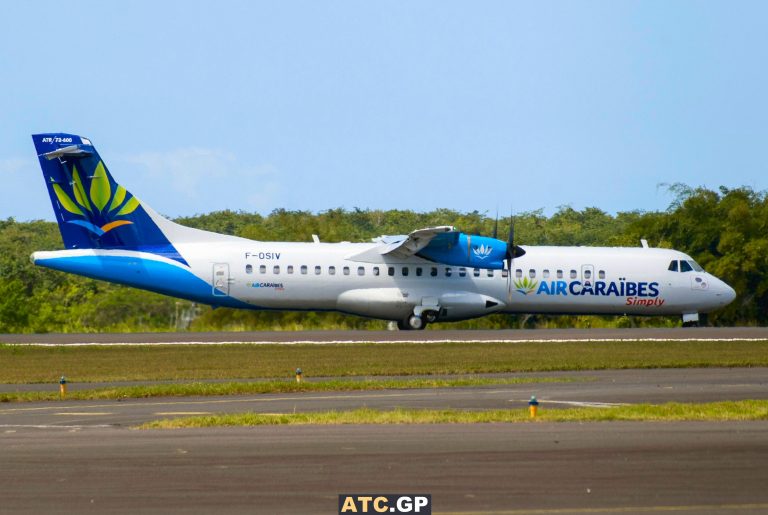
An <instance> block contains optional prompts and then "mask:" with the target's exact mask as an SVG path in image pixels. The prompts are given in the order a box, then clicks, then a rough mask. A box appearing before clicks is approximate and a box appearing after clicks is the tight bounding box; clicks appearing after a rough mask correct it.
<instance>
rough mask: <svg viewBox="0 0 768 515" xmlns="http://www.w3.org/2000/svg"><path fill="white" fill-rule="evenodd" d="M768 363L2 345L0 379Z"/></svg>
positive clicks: (454, 352)
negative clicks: (300, 371)
mask: <svg viewBox="0 0 768 515" xmlns="http://www.w3.org/2000/svg"><path fill="white" fill-rule="evenodd" d="M712 366H714V367H750V366H768V341H734V342H720V341H718V342H711V341H686V342H681V341H665V342H647V341H613V342H611V341H608V342H606V341H601V342H538V343H494V342H483V343H423V344H396V343H384V344H338V345H248V344H239V345H222V346H206V345H190V346H179V345H145V346H136V347H117V346H112V347H109V346H93V347H91V346H89V347H67V346H59V347H32V346H23V345H0V383H56V382H58V379H59V377H60V376H61V375H65V376H67V379H69V380H70V381H74V382H102V381H160V380H193V381H194V380H203V379H237V378H249V377H264V378H288V377H291V376H292V374H293V371H294V370H296V368H297V367H301V368H302V369H303V371H304V374H305V376H306V377H312V376H314V377H321V376H324V377H344V376H364V377H365V376H396V375H448V374H482V373H505V372H543V371H553V370H565V371H572V370H601V369H627V368H686V367H712Z"/></svg>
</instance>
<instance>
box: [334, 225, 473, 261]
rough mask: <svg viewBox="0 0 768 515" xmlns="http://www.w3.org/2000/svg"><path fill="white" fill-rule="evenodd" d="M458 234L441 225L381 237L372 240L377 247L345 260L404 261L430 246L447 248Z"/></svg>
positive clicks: (448, 226)
mask: <svg viewBox="0 0 768 515" xmlns="http://www.w3.org/2000/svg"><path fill="white" fill-rule="evenodd" d="M459 234H460V233H459V231H457V230H456V228H455V227H453V226H450V225H441V226H439V227H428V228H426V229H418V230H416V231H413V232H412V233H410V234H407V235H401V236H381V237H379V238H376V239H374V240H373V241H374V243H378V244H379V245H377V246H375V247H373V248H371V249H368V250H366V251H364V252H361V253H359V254H355V255H353V256H349V257H348V258H347V259H350V260H352V261H363V262H368V263H380V262H382V258H383V257H384V256H388V257H392V258H395V259H405V258H408V257H411V256H414V255H416V254H417V253H418V252H419V251H421V250H422V249H423V248H425V247H426V246H427V245H430V244H432V245H435V244H438V245H441V246H442V245H445V246H446V247H447V246H449V245H451V244H452V243H455V242H456V241H458V238H459Z"/></svg>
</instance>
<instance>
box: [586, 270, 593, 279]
mask: <svg viewBox="0 0 768 515" xmlns="http://www.w3.org/2000/svg"><path fill="white" fill-rule="evenodd" d="M584 279H592V270H584Z"/></svg>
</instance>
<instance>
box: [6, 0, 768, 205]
mask: <svg viewBox="0 0 768 515" xmlns="http://www.w3.org/2000/svg"><path fill="white" fill-rule="evenodd" d="M3 19H4V22H5V23H4V24H3V26H4V27H3V31H2V32H0V73H1V75H0V77H1V78H2V82H0V92H2V95H0V117H1V119H2V123H0V177H2V179H3V187H2V188H0V218H6V217H10V216H12V217H15V218H17V219H19V220H28V219H36V218H43V219H49V220H51V219H53V212H52V209H51V207H50V205H49V201H48V199H47V195H46V193H45V188H44V185H43V182H42V176H41V173H40V170H39V168H38V165H37V160H36V157H35V155H34V149H33V147H32V141H31V138H30V137H29V135H30V134H32V133H36V132H59V131H61V132H72V133H75V134H81V135H84V136H87V137H89V138H90V139H91V140H92V141H93V143H94V144H95V145H96V147H97V148H98V149H99V152H100V154H101V156H102V158H103V159H104V160H105V162H106V163H107V165H108V167H109V168H110V170H111V172H112V173H113V175H115V177H116V178H117V180H118V181H119V182H121V183H122V184H124V185H125V186H126V187H127V188H128V189H129V190H131V191H132V192H133V193H134V194H136V196H138V197H139V198H141V199H142V200H143V201H144V202H146V203H147V204H149V205H151V206H152V207H154V208H155V209H156V210H158V211H160V212H162V213H165V214H167V215H171V216H179V215H191V214H195V213H204V212H210V211H213V210H219V209H227V208H229V209H235V210H245V211H258V212H261V213H269V212H270V211H272V210H273V209H276V208H286V209H309V210H312V211H322V210H325V209H330V208H336V207H345V208H350V209H351V208H353V207H360V208H381V209H390V208H402V209H413V210H417V211H427V210H431V209H434V208H438V207H445V208H451V209H457V210H461V211H471V210H475V209H476V210H479V211H481V212H482V211H486V212H488V213H489V214H491V215H493V213H494V212H495V210H496V208H497V207H498V208H499V210H500V211H501V212H502V214H503V213H504V212H506V211H508V210H509V209H510V206H512V207H513V209H514V210H515V211H529V210H534V209H540V208H543V209H544V210H545V212H546V213H552V212H553V211H555V210H556V209H557V207H558V206H561V205H571V206H573V207H574V208H576V209H582V208H584V207H588V206H595V207H598V208H600V209H603V210H605V211H608V212H611V213H615V212H617V211H628V210H636V209H640V210H658V209H665V208H666V207H667V205H668V204H669V202H670V200H671V198H670V196H669V194H667V193H666V192H665V190H664V189H663V188H662V189H659V188H658V185H659V184H660V183H673V182H683V183H687V184H689V185H692V186H699V185H703V186H707V187H710V188H716V187H718V186H719V185H726V186H729V187H736V186H742V185H746V186H750V187H752V188H755V189H757V190H763V189H766V188H768V145H767V143H768V138H767V137H766V136H768V106H767V103H766V94H768V71H766V68H767V67H766V63H768V55H767V54H768V31H766V30H765V20H766V19H768V3H766V2H748V1H740V2H714V1H711V2H701V1H690V2H687V1H674V2H669V1H658V2H654V1H642V2H629V1H622V2H617V1H606V2H596V1H586V2H565V1H563V2H556V1H553V2H525V3H523V2H511V1H503V2H474V3H471V2H446V1H435V2H426V1H424V2H422V1H400V2H394V1H392V2H360V1H338V2H317V1H307V2H296V1H285V2H254V1H243V2H231V1H221V2H210V1H205V2H194V1H189V0H188V1H185V2H171V1H163V2H142V1H131V2H103V1H98V2H81V1H71V2H67V3H65V4H62V3H61V2H48V1H36V2H12V3H8V4H6V5H5V6H4V7H3Z"/></svg>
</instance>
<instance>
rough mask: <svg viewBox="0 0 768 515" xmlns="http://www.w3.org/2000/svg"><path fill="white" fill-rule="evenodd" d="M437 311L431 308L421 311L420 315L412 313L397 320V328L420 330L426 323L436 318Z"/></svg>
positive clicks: (430, 322) (432, 321)
mask: <svg viewBox="0 0 768 515" xmlns="http://www.w3.org/2000/svg"><path fill="white" fill-rule="evenodd" d="M437 316H438V312H437V311H432V310H426V311H422V312H421V314H420V315H417V314H415V313H414V314H412V315H409V316H408V317H407V318H405V319H404V320H398V322H397V328H398V329H400V330H401V331H421V330H422V329H424V328H425V327H427V324H432V323H434V322H435V321H436V320H437Z"/></svg>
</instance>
